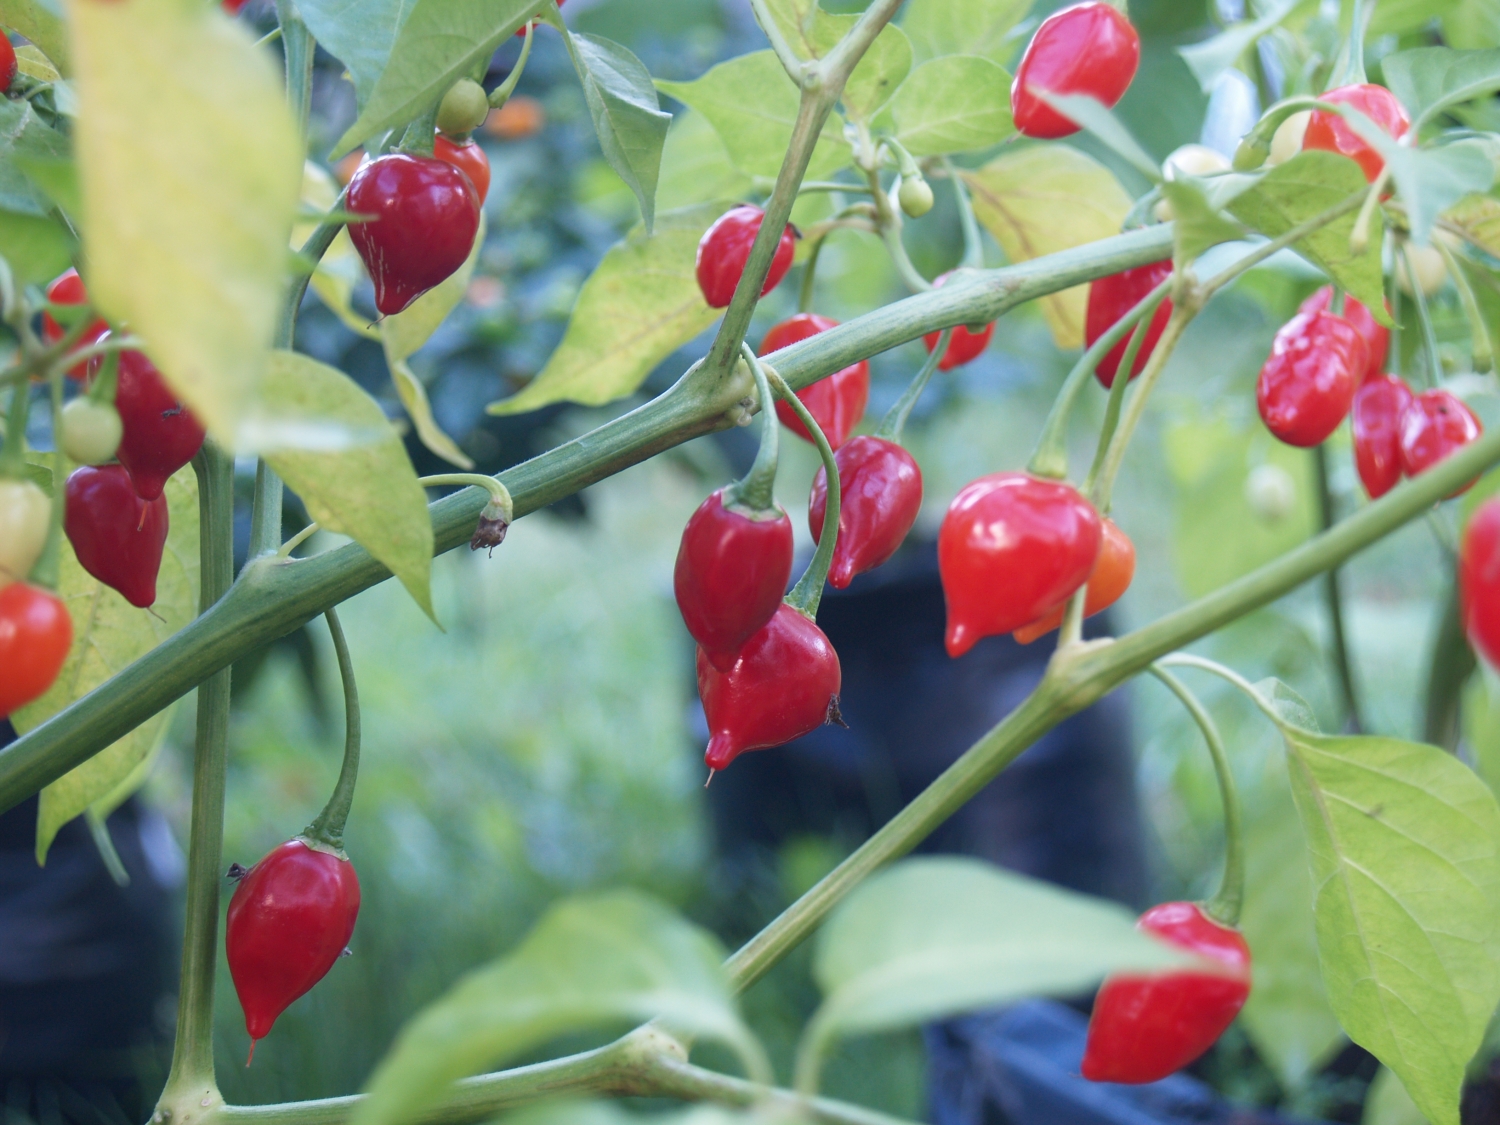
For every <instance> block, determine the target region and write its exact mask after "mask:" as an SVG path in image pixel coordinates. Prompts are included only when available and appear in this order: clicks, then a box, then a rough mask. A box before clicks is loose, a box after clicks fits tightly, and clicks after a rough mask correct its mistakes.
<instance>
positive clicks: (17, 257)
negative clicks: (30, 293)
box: [0, 210, 73, 285]
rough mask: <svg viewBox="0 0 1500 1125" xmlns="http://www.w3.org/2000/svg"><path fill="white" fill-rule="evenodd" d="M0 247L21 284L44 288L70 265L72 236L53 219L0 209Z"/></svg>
mask: <svg viewBox="0 0 1500 1125" xmlns="http://www.w3.org/2000/svg"><path fill="white" fill-rule="evenodd" d="M0 247H4V250H3V251H0V254H3V256H4V258H5V261H6V262H7V263H9V265H10V268H11V272H12V273H14V274H15V276H16V278H17V279H18V280H19V281H20V282H21V284H22V285H27V284H31V285H45V284H46V283H47V282H49V281H51V280H52V279H53V278H54V277H56V276H57V275H58V274H60V273H62V272H63V270H65V269H67V268H68V266H70V265H71V264H72V262H73V236H72V234H71V233H70V232H69V231H68V228H67V227H65V226H63V225H62V223H61V222H59V221H58V220H56V219H51V218H46V217H44V216H41V215H20V214H17V213H16V212H14V211H4V210H0Z"/></svg>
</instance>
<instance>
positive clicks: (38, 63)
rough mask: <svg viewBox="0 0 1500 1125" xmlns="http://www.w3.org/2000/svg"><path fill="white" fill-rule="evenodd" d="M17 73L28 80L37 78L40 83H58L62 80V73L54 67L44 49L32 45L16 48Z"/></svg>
mask: <svg viewBox="0 0 1500 1125" xmlns="http://www.w3.org/2000/svg"><path fill="white" fill-rule="evenodd" d="M16 71H17V73H19V74H24V75H26V77H27V78H35V79H36V80H37V81H38V82H57V81H58V80H60V79H61V78H62V73H61V72H60V71H59V70H58V69H57V67H55V66H53V65H52V60H51V59H49V58H48V57H47V56H46V55H45V54H44V53H43V52H42V49H41V48H40V47H36V46H33V45H32V44H30V43H28V44H26V45H25V46H24V47H17V48H16Z"/></svg>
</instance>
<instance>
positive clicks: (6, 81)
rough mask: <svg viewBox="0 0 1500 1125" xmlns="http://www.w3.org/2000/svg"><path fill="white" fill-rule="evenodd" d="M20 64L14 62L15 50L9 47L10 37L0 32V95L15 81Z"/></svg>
mask: <svg viewBox="0 0 1500 1125" xmlns="http://www.w3.org/2000/svg"><path fill="white" fill-rule="evenodd" d="M18 69H20V64H19V63H17V62H16V49H15V48H14V47H12V46H11V43H10V37H9V36H8V35H6V34H5V33H4V32H0V94H3V93H5V91H6V90H9V89H10V84H11V83H12V82H14V81H15V80H16V71H17V70H18Z"/></svg>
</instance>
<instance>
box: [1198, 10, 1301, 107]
mask: <svg viewBox="0 0 1500 1125" xmlns="http://www.w3.org/2000/svg"><path fill="white" fill-rule="evenodd" d="M1299 2H1300V0H1277V2H1276V3H1274V4H1272V5H1271V6H1270V7H1269V8H1268V9H1267V10H1266V13H1265V14H1264V15H1263V16H1261V17H1260V18H1259V19H1257V20H1251V21H1247V22H1243V23H1237V24H1234V25H1233V26H1231V27H1226V28H1225V29H1224V30H1223V31H1221V32H1219V34H1217V35H1215V36H1213V37H1212V38H1210V39H1205V40H1203V41H1202V42H1201V43H1193V44H1191V45H1190V46H1187V47H1178V48H1177V53H1178V54H1179V55H1181V56H1182V61H1183V62H1185V63H1187V64H1188V69H1189V70H1191V71H1192V72H1193V77H1195V78H1197V79H1198V84H1199V85H1200V86H1201V87H1202V88H1203V92H1204V93H1205V94H1211V93H1213V89H1214V85H1215V84H1216V83H1217V81H1218V78H1219V75H1220V74H1222V73H1224V71H1226V70H1228V69H1229V68H1230V67H1232V66H1233V65H1234V64H1235V63H1237V62H1238V61H1239V58H1240V56H1241V55H1243V54H1244V53H1245V52H1246V51H1248V50H1249V49H1250V47H1251V46H1252V45H1253V44H1254V43H1255V41H1256V40H1257V39H1259V38H1260V37H1261V36H1262V35H1264V34H1265V33H1266V32H1268V31H1270V30H1271V29H1272V28H1273V27H1275V26H1276V25H1277V24H1279V23H1280V22H1281V21H1282V20H1284V19H1286V17H1287V16H1288V15H1289V14H1290V13H1291V11H1292V9H1293V8H1295V7H1296V6H1297V4H1298V3H1299Z"/></svg>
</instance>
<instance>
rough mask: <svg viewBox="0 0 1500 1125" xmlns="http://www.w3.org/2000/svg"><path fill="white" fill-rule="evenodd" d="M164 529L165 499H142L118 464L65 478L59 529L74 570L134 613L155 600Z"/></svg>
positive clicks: (165, 517)
mask: <svg viewBox="0 0 1500 1125" xmlns="http://www.w3.org/2000/svg"><path fill="white" fill-rule="evenodd" d="M167 525H168V517H167V498H166V497H165V496H157V498H156V499H155V500H142V499H141V498H140V497H139V496H137V495H136V492H135V486H134V485H132V484H131V483H130V474H129V473H127V472H126V471H125V468H124V466H123V465H106V466H105V467H104V468H102V469H95V468H90V467H88V466H85V467H84V468H81V469H76V470H74V472H73V474H72V475H71V476H70V477H68V486H67V507H66V509H65V511H64V515H63V530H64V531H66V532H67V533H68V542H70V543H72V544H73V553H74V554H75V555H77V556H78V563H79V565H80V566H82V567H83V569H84V570H86V571H88V572H89V573H90V574H92V575H93V576H94V577H95V578H97V579H98V580H99V581H100V582H103V583H104V584H105V585H106V586H109V587H111V588H112V589H115V590H118V591H119V592H120V593H121V594H123V595H124V597H125V600H126V601H128V602H129V603H130V604H131V605H133V606H136V607H137V608H138V609H145V608H146V607H147V606H149V605H151V604H152V603H153V602H155V601H156V576H157V574H158V572H159V571H160V570H161V555H162V550H163V548H165V547H166V545H167Z"/></svg>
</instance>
